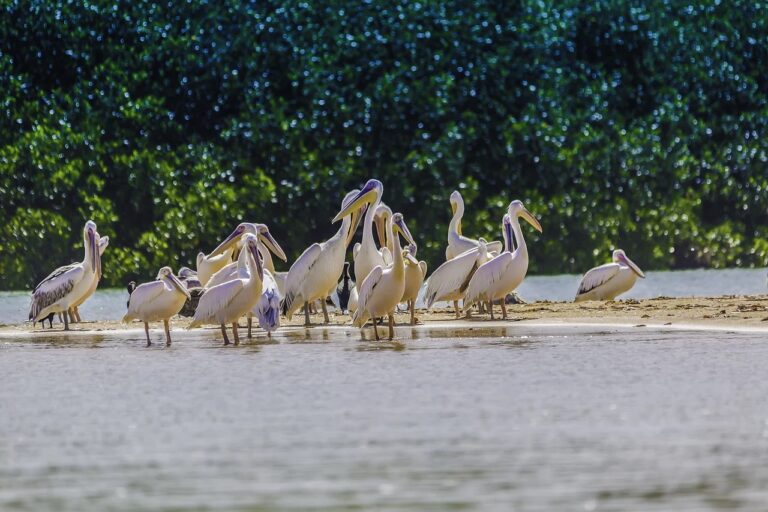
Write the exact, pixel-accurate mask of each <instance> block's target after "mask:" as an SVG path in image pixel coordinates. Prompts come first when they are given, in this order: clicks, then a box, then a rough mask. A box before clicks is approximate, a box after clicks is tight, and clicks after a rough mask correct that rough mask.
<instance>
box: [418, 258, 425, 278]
mask: <svg viewBox="0 0 768 512" xmlns="http://www.w3.org/2000/svg"><path fill="white" fill-rule="evenodd" d="M419 268H420V269H421V277H422V278H425V277H427V262H426V261H420V262H419Z"/></svg>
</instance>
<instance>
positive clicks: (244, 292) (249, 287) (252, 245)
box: [187, 233, 264, 345]
mask: <svg viewBox="0 0 768 512" xmlns="http://www.w3.org/2000/svg"><path fill="white" fill-rule="evenodd" d="M258 244H259V239H258V237H257V236H256V235H254V234H253V233H247V234H246V235H245V240H244V243H243V250H242V251H240V256H239V257H238V258H237V274H236V276H235V278H234V279H232V280H231V281H227V282H225V283H222V284H219V285H216V286H214V287H212V288H208V289H207V290H206V291H205V293H204V294H203V296H202V297H200V303H199V304H198V305H197V309H196V310H195V316H194V318H193V319H192V323H191V324H189V327H187V329H192V328H194V327H198V326H200V325H202V324H205V323H216V324H219V325H220V326H221V334H222V335H223V336H224V345H229V337H228V336H227V328H226V324H232V334H233V335H234V338H235V345H239V344H240V338H239V336H238V334H237V320H238V318H240V317H241V316H244V315H246V314H248V312H249V311H251V310H252V309H253V307H254V306H255V305H256V303H257V302H258V301H259V298H260V297H261V285H262V280H263V276H264V268H263V267H262V264H261V256H260V255H259V247H258Z"/></svg>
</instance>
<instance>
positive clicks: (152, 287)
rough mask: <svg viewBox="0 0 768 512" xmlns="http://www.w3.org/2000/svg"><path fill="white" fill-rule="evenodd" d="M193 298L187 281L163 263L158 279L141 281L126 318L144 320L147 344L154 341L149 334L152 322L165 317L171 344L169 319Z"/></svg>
mask: <svg viewBox="0 0 768 512" xmlns="http://www.w3.org/2000/svg"><path fill="white" fill-rule="evenodd" d="M188 299H189V291H188V290H187V287H186V286H184V283H182V282H181V281H179V279H178V278H177V277H176V276H174V275H173V271H172V270H171V267H163V268H161V269H160V271H159V272H158V273H157V280H156V281H152V282H149V283H144V284H140V285H139V286H137V287H136V288H134V290H133V291H132V292H131V296H130V297H129V298H128V312H127V313H126V314H125V316H124V317H123V322H130V321H131V320H133V319H138V320H141V321H142V322H144V333H145V334H146V335H147V346H150V345H152V341H151V340H150V338H149V322H157V321H158V320H162V321H163V327H165V345H166V346H168V347H170V346H171V329H170V326H169V324H168V320H169V319H170V318H171V317H172V316H174V315H176V314H178V312H179V311H181V308H182V307H183V306H184V302H185V301H187V300H188Z"/></svg>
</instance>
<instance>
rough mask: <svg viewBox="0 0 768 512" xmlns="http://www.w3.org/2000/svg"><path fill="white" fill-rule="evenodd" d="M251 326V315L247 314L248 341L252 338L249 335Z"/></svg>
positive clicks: (250, 334)
mask: <svg viewBox="0 0 768 512" xmlns="http://www.w3.org/2000/svg"><path fill="white" fill-rule="evenodd" d="M252 326H253V315H251V314H248V339H251V338H252V337H253V335H252V333H251V327H252Z"/></svg>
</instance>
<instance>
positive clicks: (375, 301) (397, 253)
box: [339, 202, 413, 341]
mask: <svg viewBox="0 0 768 512" xmlns="http://www.w3.org/2000/svg"><path fill="white" fill-rule="evenodd" d="M352 204H354V202H353V203H352ZM343 213H344V211H342V212H340V213H339V215H342V214H343ZM398 235H402V236H403V237H404V238H405V239H406V240H407V241H408V243H410V244H412V243H413V237H412V236H411V234H410V232H409V231H408V228H407V227H406V225H405V222H403V216H402V214H400V213H395V214H394V215H392V217H391V218H390V220H389V222H387V236H388V237H389V238H390V239H392V241H393V246H394V247H393V251H392V253H393V255H392V258H393V260H392V264H391V265H388V266H387V267H386V268H385V267H382V266H381V265H376V266H375V267H373V270H371V272H370V273H369V274H368V276H367V277H366V278H365V279H364V280H363V283H362V284H361V285H360V291H359V298H358V303H357V311H355V313H354V315H353V316H352V323H353V324H354V325H356V326H357V327H360V328H362V327H363V326H364V325H365V323H366V322H367V321H368V319H370V318H376V317H383V316H385V315H386V316H387V317H388V318H389V339H390V340H391V339H392V338H394V336H395V328H394V327H395V316H394V314H395V309H396V308H397V305H398V304H399V303H400V299H401V298H402V297H403V292H404V291H405V264H404V263H403V250H402V248H401V247H400V237H399V236H398ZM373 331H374V333H375V335H376V340H377V341H378V339H379V331H378V329H377V328H376V322H375V321H374V323H373Z"/></svg>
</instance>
